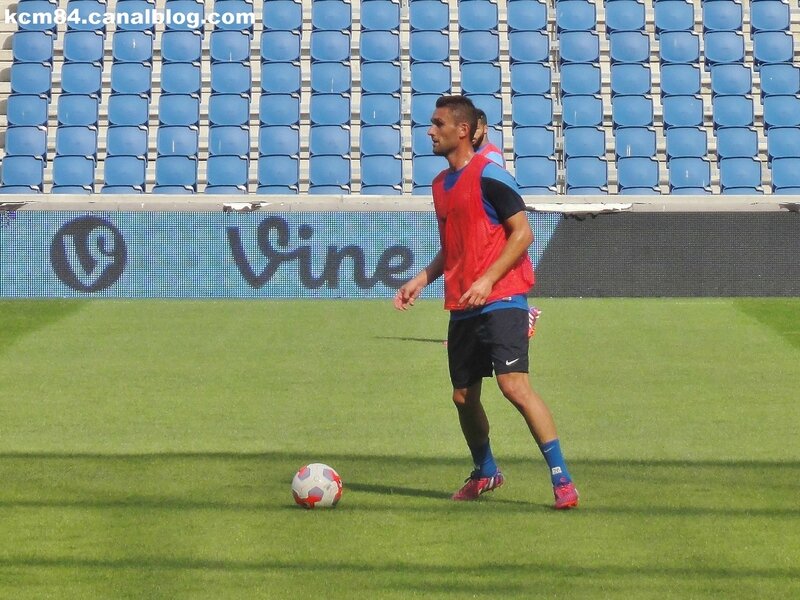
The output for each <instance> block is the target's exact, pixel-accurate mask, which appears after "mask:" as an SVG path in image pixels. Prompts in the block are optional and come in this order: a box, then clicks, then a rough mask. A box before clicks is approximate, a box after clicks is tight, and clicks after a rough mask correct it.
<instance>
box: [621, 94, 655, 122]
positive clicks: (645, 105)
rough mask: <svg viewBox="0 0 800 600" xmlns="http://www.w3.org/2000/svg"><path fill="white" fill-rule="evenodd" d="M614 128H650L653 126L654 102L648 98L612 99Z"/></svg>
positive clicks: (622, 97)
mask: <svg viewBox="0 0 800 600" xmlns="http://www.w3.org/2000/svg"><path fill="white" fill-rule="evenodd" d="M611 116H612V122H613V125H614V127H615V128H616V127H650V126H651V125H652V124H653V100H652V99H651V98H649V97H646V96H614V97H612V98H611Z"/></svg>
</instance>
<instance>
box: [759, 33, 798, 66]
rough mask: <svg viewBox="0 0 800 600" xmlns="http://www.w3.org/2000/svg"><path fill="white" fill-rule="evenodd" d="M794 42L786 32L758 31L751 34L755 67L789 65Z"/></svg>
mask: <svg viewBox="0 0 800 600" xmlns="http://www.w3.org/2000/svg"><path fill="white" fill-rule="evenodd" d="M793 57H794V40H793V38H792V34H791V33H789V32H788V31H759V32H758V33H754V34H753V60H754V61H755V64H756V66H760V65H763V64H773V63H791V62H792V59H793Z"/></svg>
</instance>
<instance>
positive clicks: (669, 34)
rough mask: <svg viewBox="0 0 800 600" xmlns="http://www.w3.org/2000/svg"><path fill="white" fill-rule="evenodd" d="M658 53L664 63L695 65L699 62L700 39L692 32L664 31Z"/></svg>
mask: <svg viewBox="0 0 800 600" xmlns="http://www.w3.org/2000/svg"><path fill="white" fill-rule="evenodd" d="M659 4H660V2H659ZM659 52H660V54H661V62H664V63H695V64H696V63H698V62H699V61H700V37H699V36H698V35H697V34H696V33H694V32H693V31H665V32H663V33H662V34H661V43H660V50H659Z"/></svg>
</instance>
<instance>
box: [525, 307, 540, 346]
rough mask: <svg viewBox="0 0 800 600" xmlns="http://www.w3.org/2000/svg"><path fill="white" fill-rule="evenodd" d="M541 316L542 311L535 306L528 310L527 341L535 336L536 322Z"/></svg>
mask: <svg viewBox="0 0 800 600" xmlns="http://www.w3.org/2000/svg"><path fill="white" fill-rule="evenodd" d="M541 314H542V311H541V310H539V309H538V308H536V307H535V306H531V307H530V308H529V309H528V339H531V338H532V337H533V336H534V335H536V321H538V320H539V316H540V315H541Z"/></svg>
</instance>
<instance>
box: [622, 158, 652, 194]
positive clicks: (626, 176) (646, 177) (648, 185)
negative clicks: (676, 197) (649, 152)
mask: <svg viewBox="0 0 800 600" xmlns="http://www.w3.org/2000/svg"><path fill="white" fill-rule="evenodd" d="M617 182H618V184H619V189H620V192H625V190H629V192H628V193H630V190H631V189H635V190H636V193H639V194H641V193H643V192H644V191H645V190H647V192H650V191H656V190H658V161H657V160H656V159H654V158H650V157H644V156H632V157H630V158H628V157H624V158H620V159H619V160H618V161H617Z"/></svg>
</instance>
